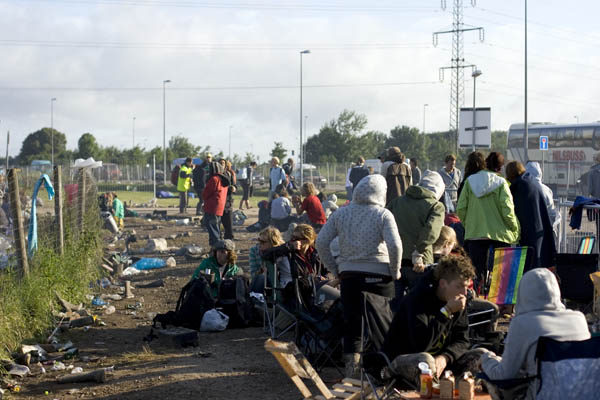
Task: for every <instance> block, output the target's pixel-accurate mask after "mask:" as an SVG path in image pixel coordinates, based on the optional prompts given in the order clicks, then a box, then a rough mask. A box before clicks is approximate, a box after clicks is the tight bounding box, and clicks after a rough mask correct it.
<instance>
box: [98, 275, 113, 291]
mask: <svg viewBox="0 0 600 400" xmlns="http://www.w3.org/2000/svg"><path fill="white" fill-rule="evenodd" d="M98 285H100V287H101V288H102V289H106V288H107V287H109V286H110V285H112V282H111V281H110V279H108V278H106V277H104V278H102V279H99V280H98Z"/></svg>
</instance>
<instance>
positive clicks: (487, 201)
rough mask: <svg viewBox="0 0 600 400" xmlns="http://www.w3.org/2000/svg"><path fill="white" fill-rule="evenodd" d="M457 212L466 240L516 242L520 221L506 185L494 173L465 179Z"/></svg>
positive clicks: (504, 181)
mask: <svg viewBox="0 0 600 400" xmlns="http://www.w3.org/2000/svg"><path fill="white" fill-rule="evenodd" d="M456 212H457V214H458V217H459V218H460V220H461V221H462V222H463V225H464V227H465V240H469V239H491V240H496V241H499V242H504V243H509V244H512V243H516V242H517V241H518V240H519V234H520V228H519V221H518V220H517V216H516V215H515V207H514V203H513V198H512V195H511V193H510V189H509V187H508V183H507V182H506V180H505V179H504V178H502V177H500V176H498V175H496V174H495V173H493V172H489V171H485V170H483V171H479V172H477V173H476V174H473V175H471V176H469V177H468V178H467V180H466V181H465V185H464V187H463V190H462V192H461V193H460V197H459V198H458V204H457V206H456Z"/></svg>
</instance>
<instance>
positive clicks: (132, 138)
mask: <svg viewBox="0 0 600 400" xmlns="http://www.w3.org/2000/svg"><path fill="white" fill-rule="evenodd" d="M131 140H132V144H133V147H132V149H135V117H133V122H132V124H131Z"/></svg>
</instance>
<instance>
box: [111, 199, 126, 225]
mask: <svg viewBox="0 0 600 400" xmlns="http://www.w3.org/2000/svg"><path fill="white" fill-rule="evenodd" d="M111 197H112V199H113V200H112V210H113V214H114V217H115V222H116V223H117V226H118V227H119V229H123V228H125V222H124V218H125V208H124V207H123V202H122V201H121V200H119V199H118V198H117V194H116V193H115V192H112V193H111Z"/></svg>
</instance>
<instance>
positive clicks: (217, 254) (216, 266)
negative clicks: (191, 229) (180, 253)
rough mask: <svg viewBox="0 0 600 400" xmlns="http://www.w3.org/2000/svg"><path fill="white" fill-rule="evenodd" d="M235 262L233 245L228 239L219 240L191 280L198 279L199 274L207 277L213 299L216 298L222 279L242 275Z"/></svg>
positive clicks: (235, 255) (235, 256)
mask: <svg viewBox="0 0 600 400" xmlns="http://www.w3.org/2000/svg"><path fill="white" fill-rule="evenodd" d="M236 260H237V254H236V253H235V243H233V241H232V240H229V239H225V240H219V241H217V243H215V245H214V246H213V249H212V251H211V256H210V257H208V258H205V259H204V260H203V261H202V263H201V264H200V266H199V267H198V268H196V270H195V271H194V273H193V275H192V279H197V278H199V277H200V274H203V275H209V276H210V278H209V279H208V280H209V281H210V286H211V293H212V295H213V297H214V298H217V296H218V293H219V285H220V284H221V280H222V279H226V278H233V277H235V276H238V275H242V274H243V271H242V269H241V268H240V267H238V266H237V265H236V264H235V261H236Z"/></svg>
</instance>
